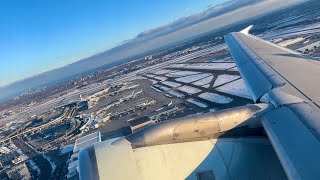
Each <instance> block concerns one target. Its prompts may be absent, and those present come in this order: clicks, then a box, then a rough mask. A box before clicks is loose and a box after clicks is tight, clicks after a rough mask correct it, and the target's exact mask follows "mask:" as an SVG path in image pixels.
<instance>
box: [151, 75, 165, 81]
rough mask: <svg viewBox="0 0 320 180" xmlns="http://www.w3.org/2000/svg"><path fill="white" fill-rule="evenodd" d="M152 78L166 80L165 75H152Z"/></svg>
mask: <svg viewBox="0 0 320 180" xmlns="http://www.w3.org/2000/svg"><path fill="white" fill-rule="evenodd" d="M153 78H155V79H158V80H160V81H165V80H167V78H166V77H162V76H154V77H153Z"/></svg>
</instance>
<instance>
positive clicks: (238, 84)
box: [216, 79, 251, 99]
mask: <svg viewBox="0 0 320 180" xmlns="http://www.w3.org/2000/svg"><path fill="white" fill-rule="evenodd" d="M216 90H218V91H221V92H225V93H228V94H233V95H236V96H240V97H244V98H249V99H251V95H250V92H249V91H248V89H247V87H246V85H245V84H244V81H243V79H239V80H236V81H234V82H232V83H229V84H226V85H223V86H221V87H218V88H217V89H216Z"/></svg>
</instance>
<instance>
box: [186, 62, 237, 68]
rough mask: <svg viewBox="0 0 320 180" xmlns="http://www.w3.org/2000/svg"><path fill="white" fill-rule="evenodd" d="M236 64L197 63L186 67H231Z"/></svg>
mask: <svg viewBox="0 0 320 180" xmlns="http://www.w3.org/2000/svg"><path fill="white" fill-rule="evenodd" d="M234 66H235V63H195V64H192V65H187V66H185V67H184V68H190V69H229V68H232V67H234Z"/></svg>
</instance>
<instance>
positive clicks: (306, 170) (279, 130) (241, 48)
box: [225, 31, 320, 179]
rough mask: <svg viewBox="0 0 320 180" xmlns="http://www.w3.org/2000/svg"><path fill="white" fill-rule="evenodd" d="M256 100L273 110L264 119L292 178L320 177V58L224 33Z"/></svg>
mask: <svg viewBox="0 0 320 180" xmlns="http://www.w3.org/2000/svg"><path fill="white" fill-rule="evenodd" d="M225 41H226V43H227V45H228V47H229V50H230V52H231V55H232V57H233V59H234V61H235V62H236V64H237V66H238V69H239V71H240V73H241V75H242V77H243V79H244V81H245V83H246V85H247V87H248V89H249V91H250V93H251V95H252V97H253V99H254V101H255V102H260V101H267V102H269V103H271V104H273V105H274V106H275V109H274V110H272V111H270V112H267V113H265V114H264V115H263V116H262V117H261V120H262V124H263V127H264V129H265V131H266V132H267V135H268V137H269V139H270V141H271V143H272V145H273V147H274V149H275V151H276V153H277V156H278V158H279V159H280V162H281V164H282V166H283V168H284V170H285V172H286V174H287V176H288V178H290V179H318V178H319V177H320V171H319V168H318V167H319V165H320V155H319V153H318V152H320V141H319V140H320V111H319V102H320V93H319V90H320V88H319V84H318V83H317V82H320V63H319V61H316V60H314V59H312V58H310V57H307V56H304V55H302V54H299V53H297V52H294V51H291V50H289V49H286V48H283V47H280V46H277V45H275V44H272V43H270V42H267V41H264V40H262V39H259V38H257V37H255V36H252V35H250V34H249V33H248V32H247V31H243V32H235V33H230V34H228V35H226V36H225Z"/></svg>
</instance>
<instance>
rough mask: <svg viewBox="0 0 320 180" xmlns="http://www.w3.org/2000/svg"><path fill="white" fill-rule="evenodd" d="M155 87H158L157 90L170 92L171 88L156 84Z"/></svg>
mask: <svg viewBox="0 0 320 180" xmlns="http://www.w3.org/2000/svg"><path fill="white" fill-rule="evenodd" d="M153 86H154V87H156V88H159V89H161V90H163V91H169V90H170V88H168V87H166V86H161V85H159V84H155V85H153Z"/></svg>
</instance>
